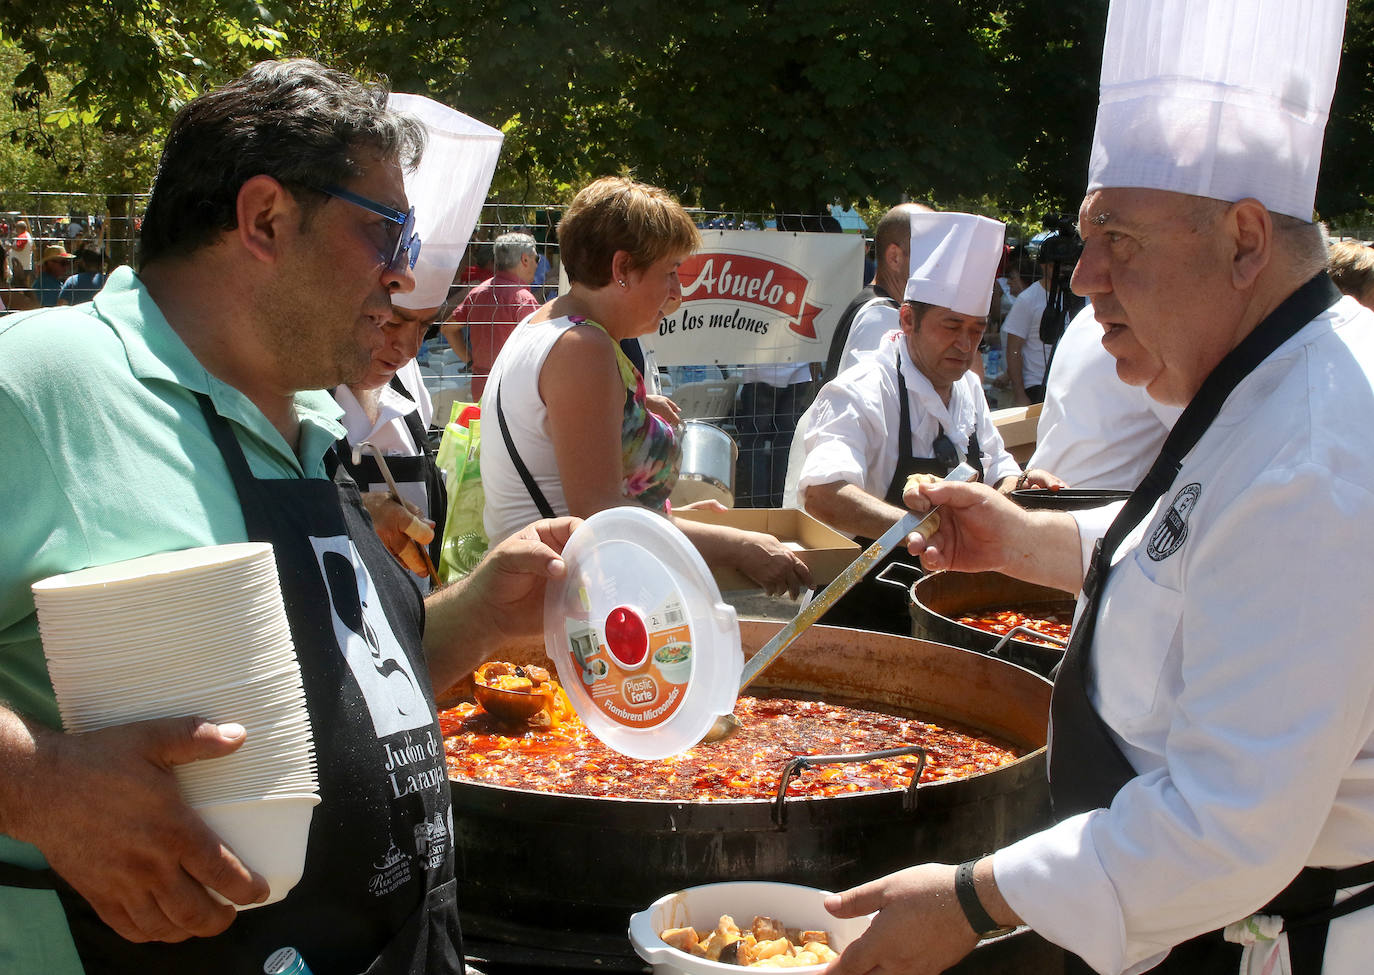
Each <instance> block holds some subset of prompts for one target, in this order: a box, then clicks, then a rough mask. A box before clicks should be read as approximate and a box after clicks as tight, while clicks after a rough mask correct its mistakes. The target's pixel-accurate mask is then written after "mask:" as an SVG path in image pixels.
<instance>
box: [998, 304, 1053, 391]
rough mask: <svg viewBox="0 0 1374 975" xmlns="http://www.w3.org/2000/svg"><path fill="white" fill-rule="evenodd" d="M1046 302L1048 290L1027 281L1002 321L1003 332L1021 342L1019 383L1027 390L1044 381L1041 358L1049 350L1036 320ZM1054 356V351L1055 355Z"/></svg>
mask: <svg viewBox="0 0 1374 975" xmlns="http://www.w3.org/2000/svg"><path fill="white" fill-rule="evenodd" d="M1049 302H1050V296H1049V292H1047V291H1046V290H1045V286H1044V285H1043V284H1041V283H1040V282H1039V281H1036V282H1035V283H1034V284H1028V285H1026V287H1025V288H1023V289H1022V291H1021V293H1020V294H1019V295H1017V296H1016V302H1015V304H1013V305H1012V306H1011V311H1010V312H1009V313H1008V314H1007V320H1006V321H1005V322H1003V323H1002V334H1003V335H1017V336H1020V337H1021V339H1022V340H1023V341H1024V342H1025V344H1024V345H1022V346H1021V386H1022V388H1023V389H1029V388H1030V387H1031V386H1039V385H1040V384H1041V383H1042V382H1044V380H1045V361H1046V359H1047V358H1048V356H1049V350H1048V349H1047V348H1046V347H1045V343H1044V342H1041V341H1040V319H1041V318H1042V317H1044V314H1045V306H1046V305H1048V304H1049ZM1055 357H1056V358H1058V353H1056V354H1055Z"/></svg>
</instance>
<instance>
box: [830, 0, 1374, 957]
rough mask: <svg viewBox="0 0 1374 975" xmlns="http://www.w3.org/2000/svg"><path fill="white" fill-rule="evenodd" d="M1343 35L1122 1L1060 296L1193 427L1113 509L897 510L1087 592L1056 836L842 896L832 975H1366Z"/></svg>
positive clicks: (1358, 330)
mask: <svg viewBox="0 0 1374 975" xmlns="http://www.w3.org/2000/svg"><path fill="white" fill-rule="evenodd" d="M1343 21H1344V4H1343V2H1341V0H1311V2H1308V3H1303V4H1294V3H1291V2H1287V0H1210V2H1199V0H1162V2H1161V0H1113V2H1112V4H1111V7H1110V11H1109V13H1108V20H1107V33H1106V46H1105V51H1104V56H1103V67H1102V90H1101V103H1100V106H1099V110H1098V118H1097V129H1096V136H1095V140H1094V146H1093V153H1092V160H1091V166H1090V170H1089V179H1088V193H1087V196H1086V198H1085V199H1084V201H1083V204H1082V207H1081V208H1080V210H1079V227H1080V230H1081V232H1082V234H1083V239H1084V250H1083V255H1082V257H1081V259H1080V260H1079V262H1078V266H1077V268H1076V270H1075V272H1074V276H1073V287H1074V290H1075V291H1076V292H1078V293H1079V294H1082V295H1085V296H1087V297H1090V298H1091V299H1092V304H1093V309H1094V314H1095V316H1096V318H1097V321H1098V323H1099V324H1100V325H1101V328H1102V330H1103V344H1104V345H1105V346H1106V348H1107V351H1109V352H1110V353H1111V354H1112V355H1113V356H1114V357H1115V358H1116V360H1117V370H1118V372H1119V374H1120V375H1121V377H1122V378H1123V379H1125V380H1127V381H1128V382H1131V383H1133V384H1135V385H1138V386H1143V387H1145V388H1146V390H1147V391H1148V392H1149V393H1150V395H1151V396H1153V397H1154V398H1155V399H1158V400H1160V401H1161V402H1165V403H1171V404H1175V405H1180V406H1185V409H1184V410H1183V413H1182V415H1181V416H1180V417H1179V419H1178V421H1177V422H1176V423H1175V424H1174V426H1173V429H1172V431H1171V432H1170V434H1169V436H1168V438H1167V439H1166V441H1165V444H1164V446H1163V447H1162V448H1161V451H1160V454H1159V457H1158V458H1157V460H1156V462H1155V464H1154V465H1152V467H1151V470H1150V472H1149V473H1148V474H1147V475H1146V477H1145V479H1144V480H1143V481H1142V483H1141V485H1140V487H1139V488H1137V490H1136V492H1135V493H1134V494H1133V495H1132V497H1131V499H1130V500H1129V501H1127V502H1125V503H1124V504H1117V505H1112V506H1110V507H1108V508H1107V509H1098V510H1093V511H1086V512H1073V513H1064V512H1046V511H1039V512H1028V511H1023V510H1021V509H1019V508H1017V507H1016V506H1015V505H1013V504H1011V503H1010V502H1009V501H1007V499H1005V498H1001V497H999V496H997V495H996V494H995V493H992V492H989V491H987V490H986V489H985V488H983V487H981V486H979V485H966V484H950V483H945V484H935V485H922V486H919V487H918V488H916V489H914V490H913V491H910V492H908V493H907V496H906V499H907V501H908V503H909V504H910V505H911V506H912V507H913V508H916V509H923V508H925V507H926V506H928V505H930V504H942V505H943V508H942V509H941V523H940V526H939V529H938V530H936V531H934V532H933V533H932V535H931V537H930V538H928V539H923V538H921V537H920V536H919V535H918V536H916V537H915V538H913V539H911V546H912V548H913V549H914V550H918V551H922V552H923V558H924V559H925V560H926V564H927V565H929V566H930V567H932V568H940V569H946V568H948V569H955V570H966V571H979V570H985V569H997V570H1001V571H1003V572H1008V573H1011V574H1013V575H1016V576H1018V577H1020V578H1023V579H1031V580H1035V581H1039V582H1043V583H1044V584H1046V585H1050V586H1054V587H1056V588H1060V589H1066V590H1071V591H1077V590H1081V592H1082V597H1083V598H1082V600H1081V610H1080V613H1079V617H1078V619H1077V621H1076V622H1075V626H1074V631H1073V636H1072V639H1071V642H1070V645H1069V649H1068V651H1067V652H1066V655H1065V658H1064V661H1063V664H1062V665H1061V667H1060V670H1059V674H1058V677H1057V679H1056V682H1055V688H1054V695H1053V701H1052V704H1051V715H1050V729H1049V788H1050V797H1051V800H1052V802H1053V805H1054V814H1055V817H1056V819H1057V823H1056V824H1055V825H1053V826H1051V827H1050V828H1048V829H1046V830H1044V831H1042V832H1039V833H1036V834H1034V835H1032V836H1029V837H1027V838H1025V839H1022V840H1020V841H1018V842H1016V843H1014V844H1011V845H1009V846H1007V847H1005V848H1003V849H1000V850H997V851H996V852H994V853H992V854H991V855H989V856H984V857H981V858H978V859H977V860H973V861H969V862H968V863H965V864H962V865H960V866H958V867H954V866H947V865H943V864H925V865H923V866H919V867H912V868H908V869H906V870H903V871H900V872H897V873H894V874H892V875H890V876H888V877H884V878H881V879H879V880H876V881H873V882H871V883H868V884H865V885H863V886H861V887H857V888H855V889H853V890H849V891H846V892H844V893H842V894H839V895H836V896H834V897H833V898H831V899H830V900H829V902H828V904H827V906H828V907H829V908H830V910H831V911H832V912H833V913H835V914H837V915H839V916H846V917H848V916H857V915H862V914H867V913H869V912H871V911H875V910H876V911H877V912H878V914H877V917H876V918H875V919H874V921H873V924H872V926H871V927H870V928H869V929H868V932H867V933H866V934H865V935H864V937H863V938H861V939H859V940H858V941H856V942H855V943H853V944H851V945H850V946H849V947H848V948H847V949H846V950H845V952H844V955H843V957H842V958H841V959H840V960H839V963H838V964H836V965H835V966H833V968H832V969H831V972H832V973H833V975H849V973H856V972H865V971H869V970H871V969H873V968H874V967H875V966H877V965H881V966H882V969H883V970H885V971H905V972H936V971H941V970H943V969H945V968H946V967H948V966H949V965H951V964H953V963H954V961H955V960H957V959H958V958H959V957H962V956H963V955H964V954H965V953H966V952H968V951H969V950H970V949H972V948H973V947H974V945H975V943H976V942H977V940H978V938H979V937H981V936H983V935H986V934H987V933H989V931H990V930H992V929H995V928H997V927H998V926H999V925H1007V924H1012V923H1017V922H1024V923H1026V924H1028V925H1030V927H1031V928H1033V929H1034V930H1035V931H1037V932H1039V933H1040V934H1041V935H1043V936H1044V937H1045V938H1047V939H1049V940H1050V941H1052V942H1054V943H1055V944H1058V945H1061V946H1063V947H1065V948H1066V949H1068V950H1069V951H1070V952H1072V953H1073V954H1074V955H1075V956H1076V959H1077V960H1075V961H1074V962H1073V965H1072V967H1074V970H1081V967H1082V964H1086V966H1087V967H1089V968H1091V969H1092V970H1093V971H1096V972H1101V973H1117V972H1129V973H1135V972H1142V971H1147V970H1153V971H1159V972H1178V973H1187V975H1200V973H1228V975H1229V973H1236V972H1240V973H1243V975H1259V973H1271V975H1273V973H1284V975H1314V973H1317V972H1323V973H1325V975H1363V973H1365V972H1368V971H1369V967H1370V962H1369V958H1370V946H1371V945H1374V909H1371V906H1374V887H1371V886H1370V883H1371V881H1374V863H1371V861H1374V791H1371V789H1370V782H1371V780H1374V654H1371V653H1370V647H1369V633H1370V624H1371V622H1374V617H1371V615H1370V610H1369V608H1368V607H1369V585H1368V581H1367V577H1366V576H1365V575H1364V573H1363V572H1361V571H1360V566H1362V565H1364V564H1367V562H1368V560H1369V553H1370V552H1371V551H1372V550H1374V489H1371V485H1374V431H1371V429H1370V428H1369V426H1368V424H1367V423H1365V422H1363V421H1364V419H1365V418H1368V417H1370V416H1374V313H1371V312H1370V311H1369V310H1368V309H1366V308H1363V307H1362V306H1361V305H1359V304H1358V303H1357V302H1356V301H1355V300H1354V299H1353V298H1350V297H1343V296H1341V295H1340V293H1339V292H1338V291H1337V290H1336V288H1335V286H1334V285H1333V284H1332V283H1331V281H1330V279H1329V278H1328V277H1327V276H1326V274H1325V273H1324V271H1323V267H1324V265H1325V261H1326V247H1325V242H1324V239H1323V233H1322V229H1321V227H1320V225H1317V224H1314V223H1312V222H1311V218H1312V205H1313V201H1314V198H1315V192H1316V181H1317V171H1318V165H1319V161H1320V155H1321V141H1322V135H1323V132H1324V129H1325V125H1326V117H1327V112H1328V110H1329V106H1330V103H1331V96H1332V92H1333V90H1334V87H1335V81H1336V72H1337V67H1338V64H1339V60H1340V51H1341V33H1342V27H1343ZM1276 556H1277V561H1276ZM1085 569H1086V570H1087V578H1086V579H1085V578H1084V571H1085ZM1333 905H1334V906H1333ZM917 932H919V935H917V934H916V933H917Z"/></svg>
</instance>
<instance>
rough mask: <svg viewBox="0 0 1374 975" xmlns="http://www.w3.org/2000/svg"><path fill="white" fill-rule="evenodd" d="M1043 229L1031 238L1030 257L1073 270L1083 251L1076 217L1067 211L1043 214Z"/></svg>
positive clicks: (1038, 261) (1041, 262) (1042, 262)
mask: <svg viewBox="0 0 1374 975" xmlns="http://www.w3.org/2000/svg"><path fill="white" fill-rule="evenodd" d="M1041 225H1042V226H1043V227H1044V228H1045V229H1044V231H1043V232H1042V233H1038V234H1036V235H1035V236H1034V237H1032V238H1031V241H1030V246H1029V247H1028V248H1027V249H1028V250H1029V251H1030V252H1031V257H1032V258H1034V259H1035V261H1036V262H1037V263H1039V264H1056V265H1058V266H1059V267H1060V268H1061V269H1067V270H1068V271H1069V272H1072V271H1073V266H1074V265H1075V264H1077V263H1078V257H1079V255H1080V254H1082V253H1083V238H1081V237H1079V236H1078V219H1077V218H1076V217H1074V216H1073V215H1072V214H1068V213H1050V214H1046V215H1045V219H1044V222H1043V223H1042V224H1041Z"/></svg>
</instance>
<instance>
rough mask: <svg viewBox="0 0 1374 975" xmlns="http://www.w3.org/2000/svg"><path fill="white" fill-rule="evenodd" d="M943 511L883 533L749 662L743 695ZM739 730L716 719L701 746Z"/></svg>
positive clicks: (964, 474) (966, 475)
mask: <svg viewBox="0 0 1374 975" xmlns="http://www.w3.org/2000/svg"><path fill="white" fill-rule="evenodd" d="M977 476H978V472H977V471H975V470H974V469H973V468H972V467H970V466H969V465H968V464H966V463H961V464H960V465H959V466H958V467H956V468H954V470H952V471H950V472H949V474H947V475H946V476H945V480H946V481H972V480H973V479H975V478H976V477H977ZM941 507H942V506H941V505H938V504H937V505H936V506H935V507H933V508H931V509H930V510H929V511H926V512H924V513H920V514H918V513H916V512H914V511H908V512H907V513H906V514H904V515H902V517H901V518H899V519H897V521H896V522H895V523H894V524H893V525H892V527H891V528H889V529H888V530H887V531H885V532H883V533H882V535H881V536H880V537H879V538H878V540H877V541H876V542H874V543H873V544H872V545H870V546H868V548H866V549H864V550H863V551H862V552H861V553H859V557H858V558H856V559H855V560H854V561H853V562H851V563H849V565H848V566H846V567H845V568H844V570H843V571H842V572H841V573H840V574H839V575H837V576H836V577H835V578H834V579H832V580H831V582H830V585H828V586H826V587H825V588H824V589H822V590H821V592H820V595H818V596H816V597H815V598H814V599H812V600H811V601H810V602H808V603H806V604H805V605H804V606H802V608H801V609H800V610H798V611H797V615H796V616H794V617H792V619H791V620H789V621H788V622H787V625H785V626H784V627H783V628H782V629H781V630H779V631H778V632H777V633H776V634H775V635H774V636H773V639H771V640H769V641H768V642H767V643H765V644H764V645H763V646H762V647H761V648H759V652H758V653H756V654H754V655H753V656H752V657H750V658H749V662H748V663H746V664H745V665H744V670H743V671H742V672H741V673H740V680H739V689H740V693H741V694H742V693H744V689H745V688H746V687H748V686H749V685H750V684H752V683H753V682H754V679H755V678H756V677H758V675H759V674H760V673H761V672H762V671H763V669H764V668H765V667H767V666H768V665H769V664H771V663H772V662H773V661H774V660H777V659H778V657H779V656H780V655H781V654H782V652H783V651H784V650H786V649H787V648H788V647H790V646H791V645H792V644H793V643H795V642H796V640H797V637H799V636H801V635H802V633H803V632H804V631H805V630H806V628H807V627H809V626H810V625H811V624H812V623H814V622H816V620H817V619H819V618H820V617H821V615H822V614H823V613H825V611H826V610H827V609H829V608H830V607H831V606H833V605H834V604H835V601H836V600H838V599H839V598H840V597H841V596H843V595H844V594H845V593H847V592H849V590H851V589H853V588H854V586H855V584H856V583H857V582H858V581H859V580H860V579H862V578H863V577H864V576H865V575H866V574H867V573H868V570H869V569H871V568H873V566H874V565H876V564H877V563H878V561H879V560H881V559H882V558H883V557H884V556H886V555H887V553H888V552H891V551H892V550H893V549H894V548H896V547H897V545H898V544H900V543H901V541H902V540H903V539H905V538H906V537H907V536H908V535H910V534H911V533H912V532H914V531H916V530H917V529H919V528H920V527H921V526H922V525H924V524H925V523H926V522H927V521H928V520H929V519H930V517H931V516H932V515H934V514H935V513H936V512H937V511H939V510H940V508H941ZM739 729H740V721H739V718H737V717H735V716H734V714H733V713H731V714H722V715H720V716H719V717H718V718H716V720H715V723H714V724H712V725H711V728H710V730H709V731H707V732H706V737H705V738H703V739H702V740H701V743H702V744H703V745H706V744H710V743H711V742H714V741H720V740H721V739H722V738H728V737H729V736H730V735H733V734H734V733H735V732H736V731H738V730H739Z"/></svg>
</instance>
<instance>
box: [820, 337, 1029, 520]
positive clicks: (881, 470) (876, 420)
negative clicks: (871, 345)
mask: <svg viewBox="0 0 1374 975" xmlns="http://www.w3.org/2000/svg"><path fill="white" fill-rule="evenodd" d="M903 339H904V336H903V334H902V333H901V332H900V331H895V332H889V333H888V334H887V335H885V336H884V337H883V339H882V341H881V344H880V345H879V347H878V348H877V349H876V350H874V351H873V352H870V353H864V354H863V355H862V356H861V357H860V360H859V363H858V364H857V365H855V366H853V367H852V368H849V369H846V370H845V371H843V372H841V373H840V374H839V375H838V376H836V377H835V378H834V379H832V380H831V381H830V382H829V383H827V384H826V385H825V388H823V389H822V390H821V392H820V395H819V396H818V397H817V398H816V402H815V403H814V404H813V405H812V408H811V410H810V424H809V426H808V428H807V431H806V460H805V461H804V462H803V464H802V468H801V475H800V477H799V478H798V480H797V492H798V494H799V495H801V496H803V497H804V496H805V491H806V489H807V488H808V487H809V486H811V485H812V484H829V483H831V482H832V481H844V482H846V483H849V484H857V485H858V486H859V487H860V488H862V489H863V490H864V491H867V492H868V493H869V494H871V495H873V496H874V497H877V498H881V497H883V496H884V495H886V494H887V488H888V485H889V484H891V483H892V475H893V474H895V473H896V471H897V453H898V451H897V428H898V420H899V416H900V413H901V404H900V403H899V402H898V400H897V356H899V355H900V356H901V363H902V366H901V368H902V375H903V376H904V377H905V378H906V388H907V398H908V400H909V401H910V403H911V450H912V453H913V455H914V456H916V457H930V456H932V454H933V452H934V444H935V438H936V437H938V436H939V435H940V430H941V429H942V428H943V430H944V431H945V433H946V434H947V435H948V436H949V439H950V442H951V443H953V444H954V447H955V449H956V450H958V451H959V455H960V456H961V457H965V456H967V454H968V444H969V434H970V433H972V432H973V431H974V430H977V432H978V449H979V450H980V451H981V452H982V457H983V479H984V480H985V481H987V483H989V484H996V483H997V481H999V480H1000V479H1001V478H1003V477H1006V476H1007V475H1008V474H1011V475H1013V476H1014V475H1017V474H1019V473H1020V472H1021V467H1020V465H1018V464H1017V463H1016V460H1015V459H1014V458H1013V457H1012V456H1011V454H1010V453H1008V452H1007V448H1006V446H1005V445H1003V443H1002V435H1001V434H1000V433H998V432H997V427H996V426H994V425H993V422H992V414H991V412H990V411H989V410H988V401H987V397H986V396H985V395H984V394H983V386H982V383H981V382H980V381H979V380H978V377H977V375H975V374H974V373H973V372H972V371H970V372H966V373H964V376H963V378H962V379H960V380H959V381H958V382H956V383H955V384H954V386H953V388H952V390H951V392H950V398H949V405H948V406H946V405H945V403H944V401H943V400H941V399H940V394H939V393H937V392H935V387H934V386H932V385H931V383H930V380H929V379H927V378H926V377H925V376H924V375H923V374H922V373H921V371H920V370H919V369H917V368H916V366H915V364H914V363H913V362H912V361H911V357H910V355H908V354H907V348H906V342H905V341H903Z"/></svg>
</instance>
